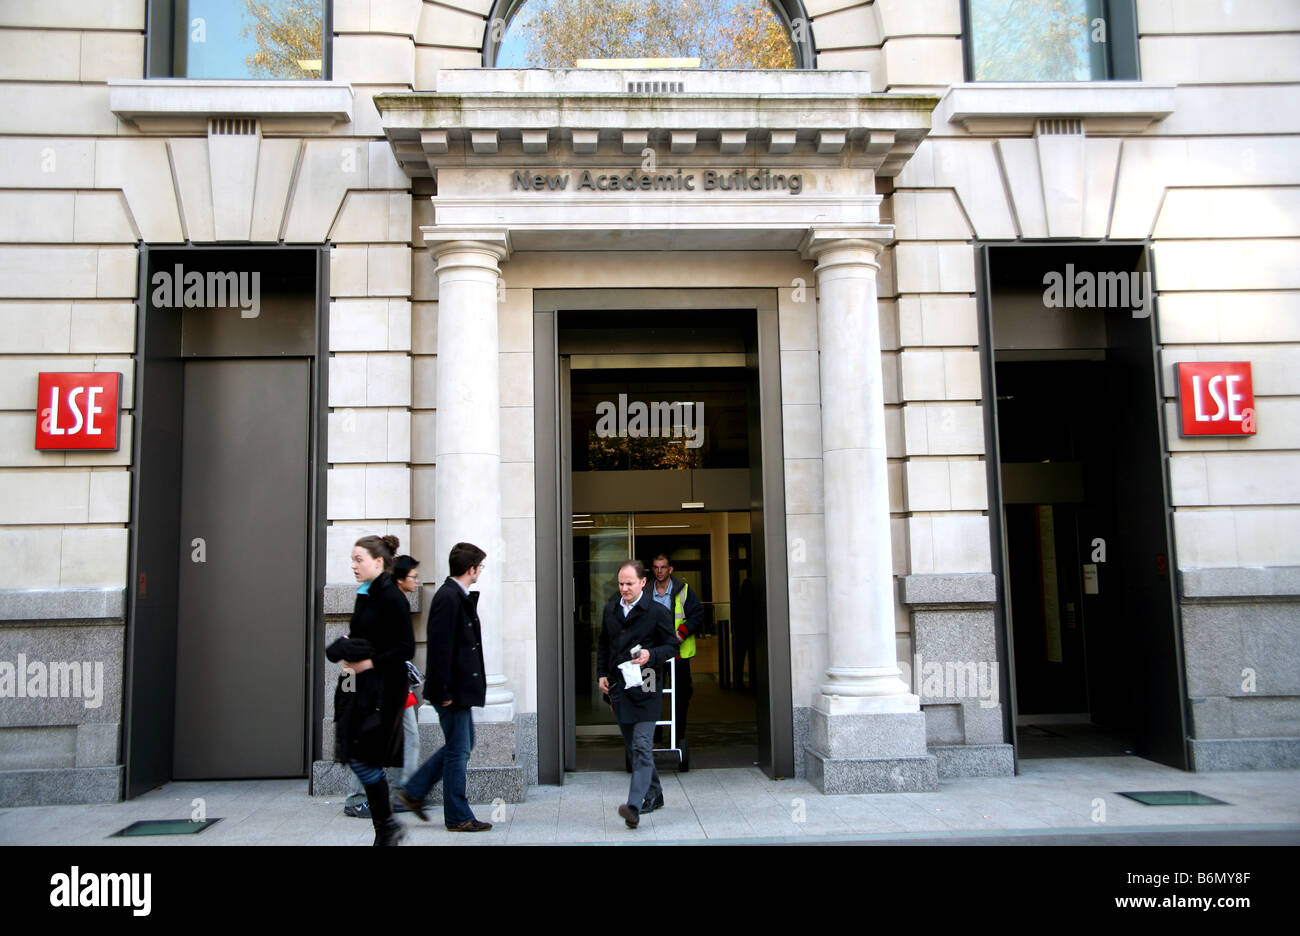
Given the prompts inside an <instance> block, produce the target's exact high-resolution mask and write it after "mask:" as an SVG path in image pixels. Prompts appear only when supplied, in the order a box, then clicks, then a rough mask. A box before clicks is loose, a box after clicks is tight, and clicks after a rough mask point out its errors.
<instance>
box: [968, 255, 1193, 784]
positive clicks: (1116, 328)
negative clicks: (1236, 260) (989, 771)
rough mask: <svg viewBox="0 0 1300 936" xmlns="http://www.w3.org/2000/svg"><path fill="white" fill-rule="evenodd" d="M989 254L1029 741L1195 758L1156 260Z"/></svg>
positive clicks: (1013, 614) (1019, 673) (1087, 750)
mask: <svg viewBox="0 0 1300 936" xmlns="http://www.w3.org/2000/svg"><path fill="white" fill-rule="evenodd" d="M985 258H986V265H985V271H984V273H985V287H986V289H985V295H986V297H987V302H988V304H989V317H988V328H989V335H990V337H989V340H988V341H987V342H986V343H987V344H988V345H989V346H990V352H989V353H990V354H991V357H992V361H991V370H992V378H993V380H992V390H993V392H994V393H995V401H994V406H993V408H992V410H993V411H992V414H991V416H992V420H993V430H994V439H995V448H994V450H995V451H996V452H997V458H998V478H997V485H996V487H997V491H998V495H999V496H998V498H997V502H998V507H999V509H1000V512H1001V524H1000V527H999V531H1000V536H1001V538H1002V543H1003V549H1002V550H999V552H1000V554H1001V557H1000V558H1001V562H1002V565H1003V568H1002V573H1003V574H1002V578H1003V580H1004V601H1003V608H1002V613H1003V614H1004V615H1005V621H1006V622H1007V626H1006V630H1005V633H1006V641H1007V645H1008V646H1007V650H1008V653H1007V656H1006V659H1007V660H1008V661H1009V663H1010V665H1011V674H1010V675H1011V689H1012V699H1013V714H1014V730H1015V741H1016V746H1017V756H1018V757H1090V756H1105V755H1124V754H1138V755H1140V756H1144V757H1149V758H1151V759H1153V760H1157V761H1160V762H1162V763H1165V764H1169V765H1171V766H1176V767H1180V768H1183V769H1186V767H1187V759H1186V726H1185V724H1184V714H1183V710H1182V699H1183V697H1184V694H1183V687H1182V659H1181V637H1180V634H1179V622H1178V614H1177V605H1176V602H1175V599H1174V593H1173V584H1172V576H1173V573H1172V569H1173V568H1174V567H1175V563H1174V556H1173V554H1172V546H1173V542H1172V535H1171V532H1170V508H1169V495H1168V490H1167V486H1166V480H1165V471H1164V464H1165V454H1164V450H1163V449H1164V442H1163V432H1164V431H1165V430H1164V425H1163V420H1162V417H1161V407H1162V405H1163V401H1162V399H1161V397H1160V394H1159V390H1158V388H1159V382H1158V373H1157V368H1156V351H1155V348H1156V346H1155V332H1154V328H1153V315H1154V286H1153V278H1152V276H1151V272H1150V268H1149V258H1148V256H1147V254H1146V252H1145V250H1144V249H1143V246H1142V245H1140V244H1127V245H1114V244H1112V245H1069V246H1062V245H1053V246H1041V247H1040V246H1029V245H1017V246H1000V247H998V246H995V247H988V248H985Z"/></svg>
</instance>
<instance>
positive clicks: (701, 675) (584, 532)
mask: <svg viewBox="0 0 1300 936" xmlns="http://www.w3.org/2000/svg"><path fill="white" fill-rule="evenodd" d="M749 541H750V534H749V513H748V511H730V512H728V511H714V512H709V513H701V512H696V511H680V512H671V513H614V514H610V513H597V514H584V513H577V514H574V516H573V577H574V593H575V598H576V601H575V607H574V627H573V634H574V646H573V662H574V666H573V669H574V684H573V693H574V706H573V712H574V732H575V735H576V755H577V757H576V761H575V765H574V768H575V769H577V770H613V769H618V768H621V767H622V766H623V759H624V756H623V739H622V736H621V735H620V734H619V732H618V727H617V724H616V722H615V719H614V716H613V713H612V712H611V711H610V709H609V706H608V705H606V704H605V703H604V702H603V700H602V699H601V693H600V691H599V690H598V689H597V688H596V669H595V666H596V646H597V640H598V639H599V637H600V626H601V613H602V610H603V608H604V606H605V603H606V602H607V601H608V600H609V599H610V598H611V597H613V596H616V595H617V594H618V588H617V585H616V574H617V571H618V566H619V564H620V563H622V562H623V560H625V559H627V558H628V557H632V558H636V559H640V560H641V562H642V564H643V565H645V567H646V568H647V569H650V568H651V566H652V564H653V562H654V560H655V558H656V557H658V556H660V555H664V556H667V557H668V559H669V562H670V565H671V568H672V577H673V578H674V579H681V580H682V581H684V582H685V583H686V587H687V588H688V589H689V590H690V591H691V592H692V593H693V594H694V595H695V596H696V597H697V598H698V599H699V600H700V603H701V606H702V611H703V619H702V621H701V622H700V629H699V631H698V632H697V634H696V653H695V656H694V657H693V658H692V659H691V662H690V672H691V683H692V693H691V699H690V703H689V706H688V710H687V714H688V719H689V720H688V722H687V725H688V729H689V732H688V736H689V739H690V743H689V749H688V758H689V759H688V762H687V764H686V766H687V767H688V768H689V767H749V766H751V765H753V764H754V763H756V762H757V761H758V726H757V707H756V703H755V698H754V677H755V667H754V652H753V645H754V629H755V623H754V621H753V620H752V614H751V612H752V601H751V602H749V603H746V601H745V595H746V594H747V593H750V592H752V584H749V555H750V545H749ZM654 585H655V581H654V576H653V574H651V576H650V578H649V579H648V580H647V585H646V587H647V588H652V587H654ZM679 704H680V696H679ZM668 717H669V711H668V704H667V701H665V705H664V711H663V715H662V718H663V719H664V720H667V719H668ZM660 735H661V736H660V740H659V742H658V743H657V744H656V747H657V748H667V747H669V737H668V734H667V733H666V729H664V730H663V731H661V732H660ZM668 766H671V767H676V766H678V765H677V763H676V762H675V761H672V760H671V759H670V761H669V763H668Z"/></svg>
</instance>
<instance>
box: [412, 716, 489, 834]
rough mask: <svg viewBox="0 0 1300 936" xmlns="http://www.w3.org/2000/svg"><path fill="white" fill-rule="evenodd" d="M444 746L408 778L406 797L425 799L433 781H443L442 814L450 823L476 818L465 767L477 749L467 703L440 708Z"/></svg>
mask: <svg viewBox="0 0 1300 936" xmlns="http://www.w3.org/2000/svg"><path fill="white" fill-rule="evenodd" d="M437 711H438V723H439V724H440V725H442V736H443V738H444V739H445V742H444V743H443V746H442V747H440V748H438V750H437V752H436V753H435V754H434V755H433V756H432V757H430V758H429V759H428V760H427V761H425V762H424V764H422V765H421V767H420V769H419V770H417V771H416V772H415V773H414V774H412V775H411V778H410V779H409V780H407V781H406V791H405V792H406V796H407V797H408V798H409V799H413V800H416V801H417V802H422V801H423V800H424V798H425V797H426V796H428V795H429V790H431V789H433V786H434V784H436V783H437V782H438V781H439V780H441V781H442V816H443V822H444V823H446V824H447V825H449V826H459V825H464V824H465V823H467V822H469V821H470V820H471V819H473V818H474V812H473V810H471V809H470V808H469V800H468V799H467V798H466V795H465V769H466V765H467V764H469V753H470V751H472V750H473V749H474V718H473V715H472V714H471V712H470V709H469V707H468V706H448V707H447V708H442V707H439V708H438V710H437Z"/></svg>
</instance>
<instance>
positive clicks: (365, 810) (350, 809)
mask: <svg viewBox="0 0 1300 936" xmlns="http://www.w3.org/2000/svg"><path fill="white" fill-rule="evenodd" d="M343 815H345V816H351V817H352V818H353V819H369V818H370V804H369V803H365V802H362V803H358V804H357V805H355V806H344V807H343Z"/></svg>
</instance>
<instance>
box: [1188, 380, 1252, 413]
mask: <svg viewBox="0 0 1300 936" xmlns="http://www.w3.org/2000/svg"><path fill="white" fill-rule="evenodd" d="M1201 379H1202V378H1200V377H1193V378H1192V398H1193V400H1194V404H1195V409H1196V421H1197V422H1218V421H1219V420H1221V419H1223V406H1224V402H1223V394H1222V393H1221V390H1222V387H1223V385H1224V384H1227V388H1228V392H1227V397H1228V418H1229V419H1231V420H1233V421H1234V422H1241V418H1242V413H1241V410H1239V409H1238V408H1237V404H1238V403H1240V402H1241V401H1242V400H1244V399H1245V397H1244V396H1243V395H1242V394H1240V393H1237V392H1235V387H1236V385H1237V384H1239V383H1241V381H1242V379H1243V378H1242V376H1241V375H1240V374H1216V375H1215V376H1213V377H1211V378H1210V379H1209V381H1208V382H1207V384H1208V387H1207V389H1208V390H1209V392H1210V399H1212V400H1213V401H1214V405H1215V407H1216V409H1215V411H1214V412H1213V413H1207V412H1206V411H1205V398H1204V396H1203V395H1202V390H1201Z"/></svg>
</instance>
